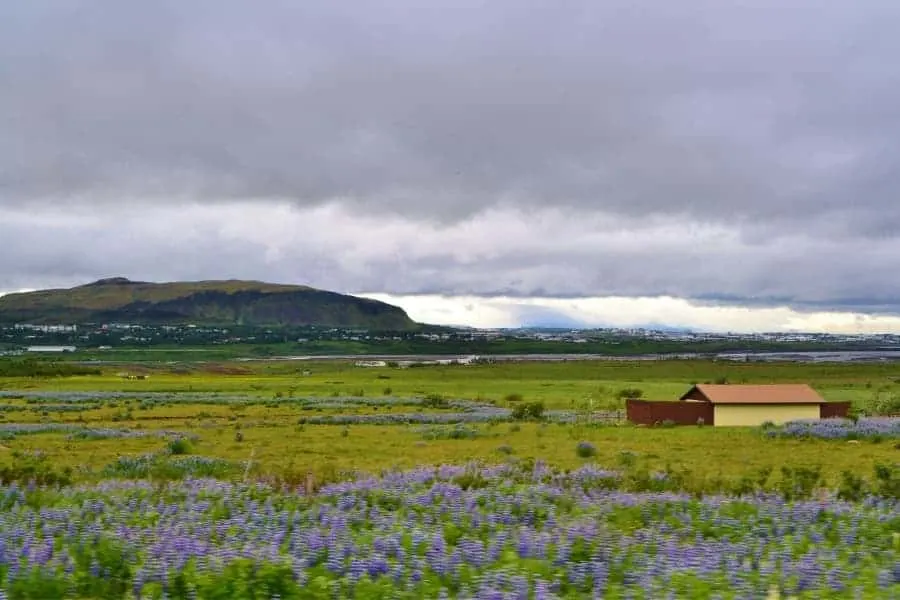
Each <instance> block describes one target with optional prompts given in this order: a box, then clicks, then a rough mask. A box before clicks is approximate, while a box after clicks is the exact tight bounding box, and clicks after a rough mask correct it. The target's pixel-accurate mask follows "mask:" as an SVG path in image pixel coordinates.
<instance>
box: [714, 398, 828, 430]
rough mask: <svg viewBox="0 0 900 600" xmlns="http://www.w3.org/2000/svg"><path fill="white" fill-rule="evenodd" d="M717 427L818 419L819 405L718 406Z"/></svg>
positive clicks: (716, 409) (716, 408) (715, 411)
mask: <svg viewBox="0 0 900 600" xmlns="http://www.w3.org/2000/svg"><path fill="white" fill-rule="evenodd" d="M713 413H714V415H715V417H714V418H715V425H716V427H734V426H744V427H750V426H756V425H762V424H763V423H765V422H766V421H771V422H772V423H775V424H776V425H780V424H782V423H784V422H785V421H792V420H794V419H818V418H819V405H818V404H763V405H751V404H717V405H716V406H714V407H713Z"/></svg>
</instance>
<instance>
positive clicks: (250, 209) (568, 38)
mask: <svg viewBox="0 0 900 600" xmlns="http://www.w3.org/2000/svg"><path fill="white" fill-rule="evenodd" d="M898 27H900V3H898V2H895V1H892V0H857V1H855V2H822V1H821V0H747V1H737V0H683V1H681V2H674V3H673V2H662V1H659V0H654V1H650V0H605V1H602V2H601V1H595V0H584V1H581V0H554V1H552V2H550V1H545V2H538V1H534V0H490V1H487V0H483V1H481V2H476V1H466V0H452V1H450V0H446V1H444V0H432V1H430V2H416V1H413V0H406V1H390V0H379V1H375V0H369V1H366V0H360V1H359V2H350V3H343V2H333V1H331V0H308V1H305V2H292V1H287V0H267V1H265V2H254V3H248V2H245V1H237V0H215V1H213V0H208V1H201V0H154V1H153V2H138V1H131V0H107V1H98V0H91V1H87V0H57V1H51V0H28V1H27V2H2V3H0V245H2V246H0V291H4V290H5V291H12V290H19V289H33V288H43V287H59V286H69V285H76V284H80V283H85V282H88V281H91V280H94V279H98V278H100V277H108V276H120V275H121V276H127V277H130V278H132V279H142V280H153V281H171V280H181V279H226V278H250V279H260V280H268V281H275V282H285V283H304V284H308V285H313V286H316V287H322V288H326V289H333V290H337V291H342V292H351V293H361V294H362V293H364V294H375V295H378V297H381V298H385V299H389V300H391V301H393V302H396V303H398V304H400V305H401V306H404V307H405V308H407V309H408V310H409V311H410V313H411V314H412V316H413V317H414V318H420V319H428V320H432V321H435V320H439V321H443V322H449V323H453V324H472V325H484V326H492V325H517V324H534V323H551V322H553V323H572V324H581V323H583V324H590V325H602V324H607V323H609V324H617V325H623V324H624V325H627V324H635V323H637V324H641V323H665V324H671V325H690V326H693V327H701V328H706V329H732V330H741V329H745V330H759V329H769V330H774V329H798V328H799V329H832V330H841V331H854V330H859V331H863V330H865V331H870V330H900V318H898V317H897V315H900V277H898V273H900V199H898V190H900V164H898V163H900V68H898V66H897V57H898V56H900V36H898V35H897V31H898ZM630 299H638V300H630Z"/></svg>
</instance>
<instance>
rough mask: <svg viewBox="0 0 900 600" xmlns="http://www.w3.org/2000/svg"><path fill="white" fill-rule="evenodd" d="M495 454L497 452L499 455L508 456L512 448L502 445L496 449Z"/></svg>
mask: <svg viewBox="0 0 900 600" xmlns="http://www.w3.org/2000/svg"><path fill="white" fill-rule="evenodd" d="M497 452H499V453H500V454H505V455H507V456H509V455H510V454H512V453H513V449H512V446H510V445H509V444H503V445H502V446H498V447H497Z"/></svg>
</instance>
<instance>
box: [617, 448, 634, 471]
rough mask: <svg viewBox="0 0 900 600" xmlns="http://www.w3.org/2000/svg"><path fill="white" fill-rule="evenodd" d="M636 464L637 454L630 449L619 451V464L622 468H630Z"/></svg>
mask: <svg viewBox="0 0 900 600" xmlns="http://www.w3.org/2000/svg"><path fill="white" fill-rule="evenodd" d="M635 464H637V454H635V453H634V452H632V451H630V450H622V451H621V452H619V466H621V467H622V468H624V469H630V468H632V467H633V466H634V465H635Z"/></svg>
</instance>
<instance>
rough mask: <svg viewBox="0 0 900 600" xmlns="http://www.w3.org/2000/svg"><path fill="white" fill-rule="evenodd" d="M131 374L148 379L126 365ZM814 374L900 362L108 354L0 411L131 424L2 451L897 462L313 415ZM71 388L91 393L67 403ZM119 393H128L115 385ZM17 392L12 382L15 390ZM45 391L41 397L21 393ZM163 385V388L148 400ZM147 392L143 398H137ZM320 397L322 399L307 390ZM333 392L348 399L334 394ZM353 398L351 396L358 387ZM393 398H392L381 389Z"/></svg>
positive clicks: (599, 403)
mask: <svg viewBox="0 0 900 600" xmlns="http://www.w3.org/2000/svg"><path fill="white" fill-rule="evenodd" d="M127 375H140V376H142V377H144V378H138V379H134V378H127ZM723 381H728V382H731V383H787V382H803V383H810V384H812V385H813V387H815V388H816V389H817V390H818V391H819V392H820V393H821V394H822V395H823V396H824V397H825V398H826V399H828V400H850V401H852V402H854V404H855V405H857V406H858V407H864V406H866V404H867V403H869V402H870V401H872V399H873V398H876V397H878V396H885V395H888V396H890V395H894V394H900V383H898V381H900V368H898V367H897V366H895V365H893V364H890V363H877V364H768V363H729V362H711V361H697V360H671V361H634V362H618V361H567V362H515V363H511V362H509V363H496V364H485V365H471V366H461V365H454V366H421V367H413V368H398V367H358V366H355V364H354V363H352V362H339V361H325V362H315V363H313V362H302V361H293V362H258V363H239V362H224V363H175V364H163V365H153V366H149V365H147V364H142V365H133V366H116V367H104V368H102V370H101V374H99V375H86V376H74V377H73V376H66V377H35V378H32V377H9V378H4V379H0V390H4V391H5V392H6V395H5V397H4V398H3V399H2V400H0V404H2V409H3V410H2V412H0V419H2V420H0V425H5V426H9V425H10V424H19V423H27V424H32V425H47V426H51V427H52V426H59V425H68V426H72V427H85V428H111V429H128V430H131V431H135V432H141V436H140V437H125V438H108V439H91V438H88V439H82V438H78V437H77V436H72V435H70V434H69V433H67V432H58V431H51V432H43V433H29V434H27V435H13V436H7V438H6V439H3V441H2V447H0V465H6V466H10V467H11V466H13V465H15V464H16V463H17V461H18V462H20V463H21V462H22V461H26V462H27V461H29V460H31V461H33V460H36V459H35V457H40V461H42V464H47V465H51V466H52V467H53V468H59V469H63V468H66V467H69V468H71V470H72V473H73V477H75V478H76V479H79V478H81V479H86V480H87V479H95V478H99V477H102V476H104V474H106V475H108V474H109V473H110V470H109V469H110V468H111V467H110V465H115V464H116V462H117V461H120V460H121V459H122V457H125V458H128V457H138V456H144V455H148V454H152V453H157V454H159V453H162V452H164V451H166V448H167V444H169V443H170V442H169V441H167V439H166V438H164V437H161V436H159V435H154V432H157V431H159V430H168V431H172V432H177V433H178V434H183V435H185V436H190V438H191V441H190V442H189V444H188V447H187V448H184V449H182V450H183V453H184V454H186V455H190V456H197V457H204V458H208V459H219V460H221V461H223V464H226V463H227V465H230V469H231V475H232V476H234V477H259V478H268V479H274V480H282V481H289V482H297V481H301V480H302V479H303V478H304V477H305V475H306V473H307V472H312V473H313V474H314V475H315V477H316V478H317V479H319V480H332V479H334V478H339V477H340V476H341V474H342V473H346V472H351V471H353V472H359V471H364V472H371V473H377V472H380V471H383V470H386V469H403V468H409V467H414V466H417V465H423V464H431V465H434V464H446V463H449V464H462V463H468V462H471V461H480V462H484V463H500V462H507V461H516V462H529V461H544V462H546V463H548V464H550V465H552V466H556V467H560V468H566V469H570V468H575V467H577V466H579V465H580V464H583V462H584V461H585V460H586V459H585V458H582V457H579V456H578V455H577V454H576V452H575V448H576V445H577V444H578V443H579V442H581V441H587V442H590V443H591V444H593V445H594V447H595V448H596V451H597V452H596V456H594V457H591V458H590V460H592V461H594V462H596V463H599V464H601V465H604V466H609V467H610V468H615V467H616V466H618V465H620V464H621V463H623V462H629V463H636V464H637V465H639V466H641V467H644V468H646V469H649V470H663V469H679V470H686V471H690V472H691V473H692V474H693V475H694V476H697V477H702V478H711V479H735V478H739V477H744V476H751V475H753V474H755V473H759V472H760V470H763V469H765V468H767V467H774V468H775V469H776V470H777V469H778V468H780V467H781V466H782V465H789V466H797V467H809V468H812V467H817V466H818V467H821V468H822V473H823V476H824V477H825V478H826V480H829V481H837V479H838V477H839V476H840V474H841V473H842V472H843V471H845V470H856V471H860V472H865V473H869V472H871V471H872V469H873V468H874V465H875V464H876V463H886V462H891V461H895V460H896V458H897V455H898V449H897V448H896V446H895V442H894V441H891V440H886V441H883V442H881V443H875V442H869V441H860V442H855V443H849V442H846V441H824V440H798V439H790V440H785V439H769V438H766V437H765V436H763V435H762V434H761V432H760V431H759V430H756V429H724V428H721V429H716V428H711V427H695V426H691V427H678V428H646V427H635V426H630V425H625V424H610V423H608V422H603V423H589V422H581V423H547V422H533V421H524V422H508V421H502V422H501V421H490V422H479V423H468V424H465V425H464V426H461V431H462V434H460V433H459V432H457V433H454V429H457V427H456V426H453V425H422V424H415V423H402V422H401V423H396V424H393V423H392V424H355V423H351V424H349V425H347V424H338V425H335V424H314V423H311V422H310V421H315V419H316V418H321V417H325V416H329V415H330V416H335V415H339V416H346V415H373V416H375V415H378V416H380V417H379V418H388V416H390V415H392V414H393V415H403V414H407V413H410V412H419V413H425V414H430V413H441V412H446V411H447V410H449V409H447V408H446V407H444V406H442V405H440V404H438V405H424V406H423V405H422V404H416V403H415V402H413V401H412V400H410V401H409V402H407V401H406V400H404V399H419V400H421V399H422V398H438V399H442V400H469V401H473V402H478V403H481V404H485V405H493V406H496V407H503V408H514V407H515V406H516V405H517V404H521V403H532V402H540V403H543V405H544V407H545V408H546V409H547V410H576V409H583V408H585V407H591V408H593V409H595V410H600V409H602V410H615V409H622V408H623V407H624V400H623V399H622V396H623V394H624V393H623V392H622V390H630V391H631V393H634V390H639V391H640V393H641V394H642V396H643V397H645V398H650V399H670V400H675V399H677V398H678V396H679V395H680V394H681V393H683V392H684V391H686V390H687V389H688V387H689V386H690V385H691V384H693V383H698V382H723ZM78 392H80V393H81V394H82V395H83V396H85V397H90V393H94V392H96V393H103V394H105V395H103V394H98V396H102V397H99V398H98V399H94V400H89V401H88V400H79V401H78V402H81V404H80V405H79V404H78V402H75V401H72V399H71V398H70V396H72V395H73V394H75V393H78ZM113 392H115V393H125V394H127V395H128V397H125V398H115V397H110V396H114V395H115V394H111V393H113ZM17 393H19V394H20V396H17ZM34 393H41V394H42V395H40V397H39V398H35V397H31V396H29V394H34ZM161 393H166V394H167V396H166V398H165V399H163V400H154V401H149V400H148V398H149V399H152V398H154V397H156V396H157V395H159V394H161ZM143 396H146V398H144V397H143ZM309 398H316V399H319V400H321V401H323V402H324V406H323V405H320V404H316V403H312V404H309V403H304V400H305V399H309ZM329 399H342V403H339V402H337V401H335V402H334V403H333V404H329V403H328V400H329ZM354 399H355V400H354ZM388 399H393V400H392V401H391V402H388Z"/></svg>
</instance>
